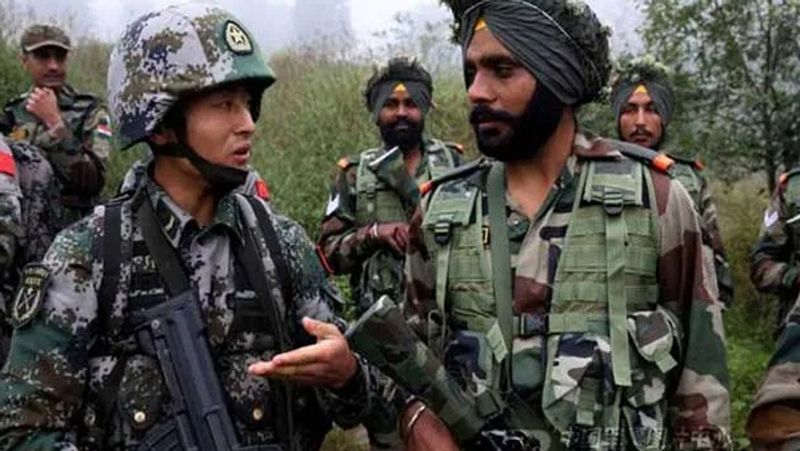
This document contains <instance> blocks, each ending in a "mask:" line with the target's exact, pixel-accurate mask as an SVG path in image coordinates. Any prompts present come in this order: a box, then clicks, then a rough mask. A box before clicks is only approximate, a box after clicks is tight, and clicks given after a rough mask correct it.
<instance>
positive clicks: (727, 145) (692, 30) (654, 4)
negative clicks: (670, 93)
mask: <svg viewBox="0 0 800 451" xmlns="http://www.w3.org/2000/svg"><path fill="white" fill-rule="evenodd" d="M642 6H643V10H644V13H645V24H644V26H643V31H644V40H645V46H646V48H647V50H648V51H649V52H650V53H652V54H654V55H656V56H657V57H658V58H659V59H660V60H661V61H662V62H664V63H665V64H666V65H668V66H670V67H671V68H672V69H673V70H674V71H675V73H676V74H677V78H678V80H679V83H677V86H676V90H677V91H678V98H679V99H680V102H681V105H680V107H682V108H683V113H684V121H683V123H684V124H688V125H685V126H684V130H683V131H684V133H682V135H681V137H682V140H683V142H682V145H684V146H685V145H693V146H695V148H696V149H699V150H701V151H703V150H704V151H705V152H706V154H705V156H706V157H707V158H708V159H710V160H712V161H716V162H719V163H724V167H726V168H737V169H739V171H729V172H730V176H732V177H735V176H737V175H738V174H741V173H742V172H743V171H747V172H749V171H752V170H764V171H765V172H766V175H767V185H768V187H769V189H770V190H773V189H774V188H775V182H776V172H777V171H778V169H780V167H781V166H782V167H783V168H791V167H793V166H794V165H796V164H797V163H798V157H799V156H800V155H798V148H797V144H798V141H800V136H799V135H798V131H799V130H798V124H797V118H798V116H797V114H798V113H799V112H800V106H798V101H800V81H799V80H800V78H798V77H799V76H800V43H798V37H799V36H800V1H798V0H642ZM719 166H722V164H719Z"/></svg>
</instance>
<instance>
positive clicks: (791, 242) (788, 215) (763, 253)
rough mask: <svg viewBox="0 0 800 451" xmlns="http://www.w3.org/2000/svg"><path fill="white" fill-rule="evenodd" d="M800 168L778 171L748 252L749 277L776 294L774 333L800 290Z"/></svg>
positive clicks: (758, 285) (777, 330) (785, 317)
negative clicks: (751, 246)
mask: <svg viewBox="0 0 800 451" xmlns="http://www.w3.org/2000/svg"><path fill="white" fill-rule="evenodd" d="M799 207H800V169H798V168H795V169H793V170H791V171H789V172H786V173H784V174H781V176H780V177H779V178H778V186H777V187H776V188H775V193H773V195H772V199H770V202H769V205H768V206H767V210H766V211H765V212H764V219H763V223H762V224H761V232H760V233H759V237H758V241H756V244H755V245H754V246H753V252H752V254H751V256H750V280H752V281H753V285H754V286H755V287H756V289H757V290H758V291H760V292H762V293H766V294H774V295H777V296H778V299H779V305H778V315H777V318H776V326H777V327H776V332H777V333H776V335H779V334H780V332H781V330H782V329H783V327H784V326H785V324H786V321H787V315H788V313H789V310H790V309H791V308H792V305H794V303H795V302H796V300H797V297H798V294H800V277H798V273H800V269H799V268H798V256H800V208H799Z"/></svg>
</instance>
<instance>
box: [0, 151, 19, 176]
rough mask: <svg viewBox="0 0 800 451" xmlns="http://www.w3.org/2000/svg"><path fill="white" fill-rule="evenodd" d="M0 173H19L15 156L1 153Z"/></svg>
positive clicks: (13, 174) (12, 174)
mask: <svg viewBox="0 0 800 451" xmlns="http://www.w3.org/2000/svg"><path fill="white" fill-rule="evenodd" d="M0 173H3V174H6V175H10V176H12V177H14V176H16V175H17V163H16V162H15V161H14V156H13V155H12V154H10V153H6V152H2V153H0Z"/></svg>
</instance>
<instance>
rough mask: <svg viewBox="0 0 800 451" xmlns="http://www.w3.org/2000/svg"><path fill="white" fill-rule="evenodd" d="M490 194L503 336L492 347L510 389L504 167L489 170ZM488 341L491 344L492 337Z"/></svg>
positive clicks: (491, 238) (508, 253) (494, 271)
mask: <svg viewBox="0 0 800 451" xmlns="http://www.w3.org/2000/svg"><path fill="white" fill-rule="evenodd" d="M487 194H488V197H489V246H490V250H491V253H492V285H493V288H494V298H495V305H496V308H497V321H498V326H499V329H500V332H501V333H502V342H501V343H492V344H493V345H494V346H498V345H502V348H500V351H499V352H498V351H497V350H496V351H495V357H496V358H498V361H499V362H503V366H504V368H505V374H504V376H505V382H506V388H507V389H510V388H511V387H512V384H511V374H512V373H511V358H510V354H511V346H512V341H511V340H512V331H511V329H512V327H513V313H512V302H513V298H512V293H511V290H512V281H511V251H510V249H509V238H508V222H507V219H506V174H505V165H503V164H501V163H495V164H494V165H493V166H492V168H491V169H490V170H489V176H488V180H487ZM490 334H491V332H490ZM487 338H489V340H490V342H491V337H487Z"/></svg>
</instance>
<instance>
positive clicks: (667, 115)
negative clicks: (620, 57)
mask: <svg viewBox="0 0 800 451" xmlns="http://www.w3.org/2000/svg"><path fill="white" fill-rule="evenodd" d="M668 78H669V77H668V74H667V68H666V67H665V66H664V65H662V64H660V63H658V62H656V60H655V59H654V58H652V57H649V56H646V57H641V58H632V59H628V60H625V61H622V62H621V63H620V67H619V69H618V73H617V75H616V76H615V79H614V82H613V83H612V88H611V111H612V112H613V113H614V115H615V117H616V118H617V120H619V117H620V115H621V114H622V109H623V108H625V104H626V103H627V102H628V99H630V98H631V95H633V93H634V91H636V89H638V88H639V87H640V86H644V88H645V89H646V90H647V94H648V95H650V98H651V99H653V103H654V104H655V106H656V111H658V114H659V116H661V123H662V125H663V126H664V127H666V126H667V124H668V123H669V121H670V119H672V112H673V104H674V101H675V99H674V97H673V95H672V89H671V88H670V85H669V81H668Z"/></svg>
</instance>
